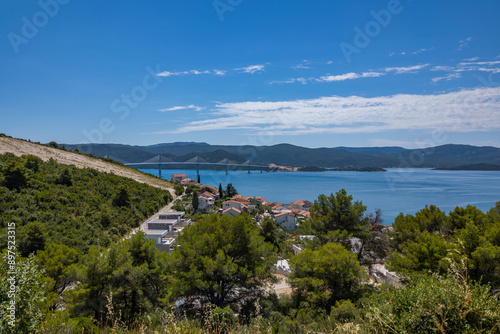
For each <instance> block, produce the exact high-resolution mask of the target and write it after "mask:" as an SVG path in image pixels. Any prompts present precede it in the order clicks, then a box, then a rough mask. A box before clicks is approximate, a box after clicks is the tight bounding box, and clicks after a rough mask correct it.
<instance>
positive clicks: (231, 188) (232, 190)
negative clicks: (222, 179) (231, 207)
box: [225, 183, 238, 198]
mask: <svg viewBox="0 0 500 334" xmlns="http://www.w3.org/2000/svg"><path fill="white" fill-rule="evenodd" d="M235 195H238V191H237V190H236V188H235V187H234V186H233V184H232V183H228V184H227V186H226V191H225V197H226V198H232V197H233V196H235Z"/></svg>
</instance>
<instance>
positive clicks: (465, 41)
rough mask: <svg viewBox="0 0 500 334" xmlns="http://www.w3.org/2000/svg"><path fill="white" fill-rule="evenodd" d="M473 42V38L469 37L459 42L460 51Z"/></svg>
mask: <svg viewBox="0 0 500 334" xmlns="http://www.w3.org/2000/svg"><path fill="white" fill-rule="evenodd" d="M471 41H472V37H467V38H466V39H463V40H461V41H460V42H458V49H459V50H462V49H463V48H465V47H466V46H467V45H469V43H470V42H471Z"/></svg>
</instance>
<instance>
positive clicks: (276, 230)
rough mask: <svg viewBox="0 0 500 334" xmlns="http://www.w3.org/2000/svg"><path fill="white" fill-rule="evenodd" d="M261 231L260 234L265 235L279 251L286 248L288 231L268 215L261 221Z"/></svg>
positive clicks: (265, 239)
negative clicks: (285, 240)
mask: <svg viewBox="0 0 500 334" xmlns="http://www.w3.org/2000/svg"><path fill="white" fill-rule="evenodd" d="M259 231H260V235H261V236H263V237H264V241H265V242H268V243H270V244H271V245H273V246H274V248H275V250H276V251H277V252H281V251H282V250H283V249H284V247H285V242H284V239H285V238H286V232H285V231H283V229H282V228H281V227H280V226H279V224H278V223H277V222H275V221H274V220H272V219H271V218H270V217H266V218H264V219H263V220H262V221H261V222H260V225H259Z"/></svg>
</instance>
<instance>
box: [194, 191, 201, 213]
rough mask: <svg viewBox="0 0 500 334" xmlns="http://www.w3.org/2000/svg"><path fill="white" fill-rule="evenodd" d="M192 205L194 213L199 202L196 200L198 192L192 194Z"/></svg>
mask: <svg viewBox="0 0 500 334" xmlns="http://www.w3.org/2000/svg"><path fill="white" fill-rule="evenodd" d="M192 205H193V209H194V211H197V210H198V207H199V206H200V201H199V200H198V192H197V191H196V190H195V191H194V192H193V200H192Z"/></svg>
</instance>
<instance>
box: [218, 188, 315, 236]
mask: <svg viewBox="0 0 500 334" xmlns="http://www.w3.org/2000/svg"><path fill="white" fill-rule="evenodd" d="M259 205H260V206H267V207H270V208H271V212H266V213H264V216H269V217H271V218H272V219H273V220H274V221H276V222H277V223H278V224H280V225H281V226H282V227H283V228H286V229H287V230H289V231H294V230H295V229H296V227H297V221H298V219H309V218H310V217H311V215H310V213H309V208H310V207H311V206H312V203H311V202H309V201H305V200H299V201H295V202H292V204H283V203H272V202H268V201H267V200H266V199H265V198H263V197H257V196H255V197H246V196H241V195H236V196H234V197H232V198H231V199H230V200H228V201H225V202H223V203H222V209H221V210H222V211H221V212H222V214H223V215H228V216H237V215H239V214H241V213H243V212H251V211H252V210H253V209H255V208H256V206H259Z"/></svg>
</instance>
